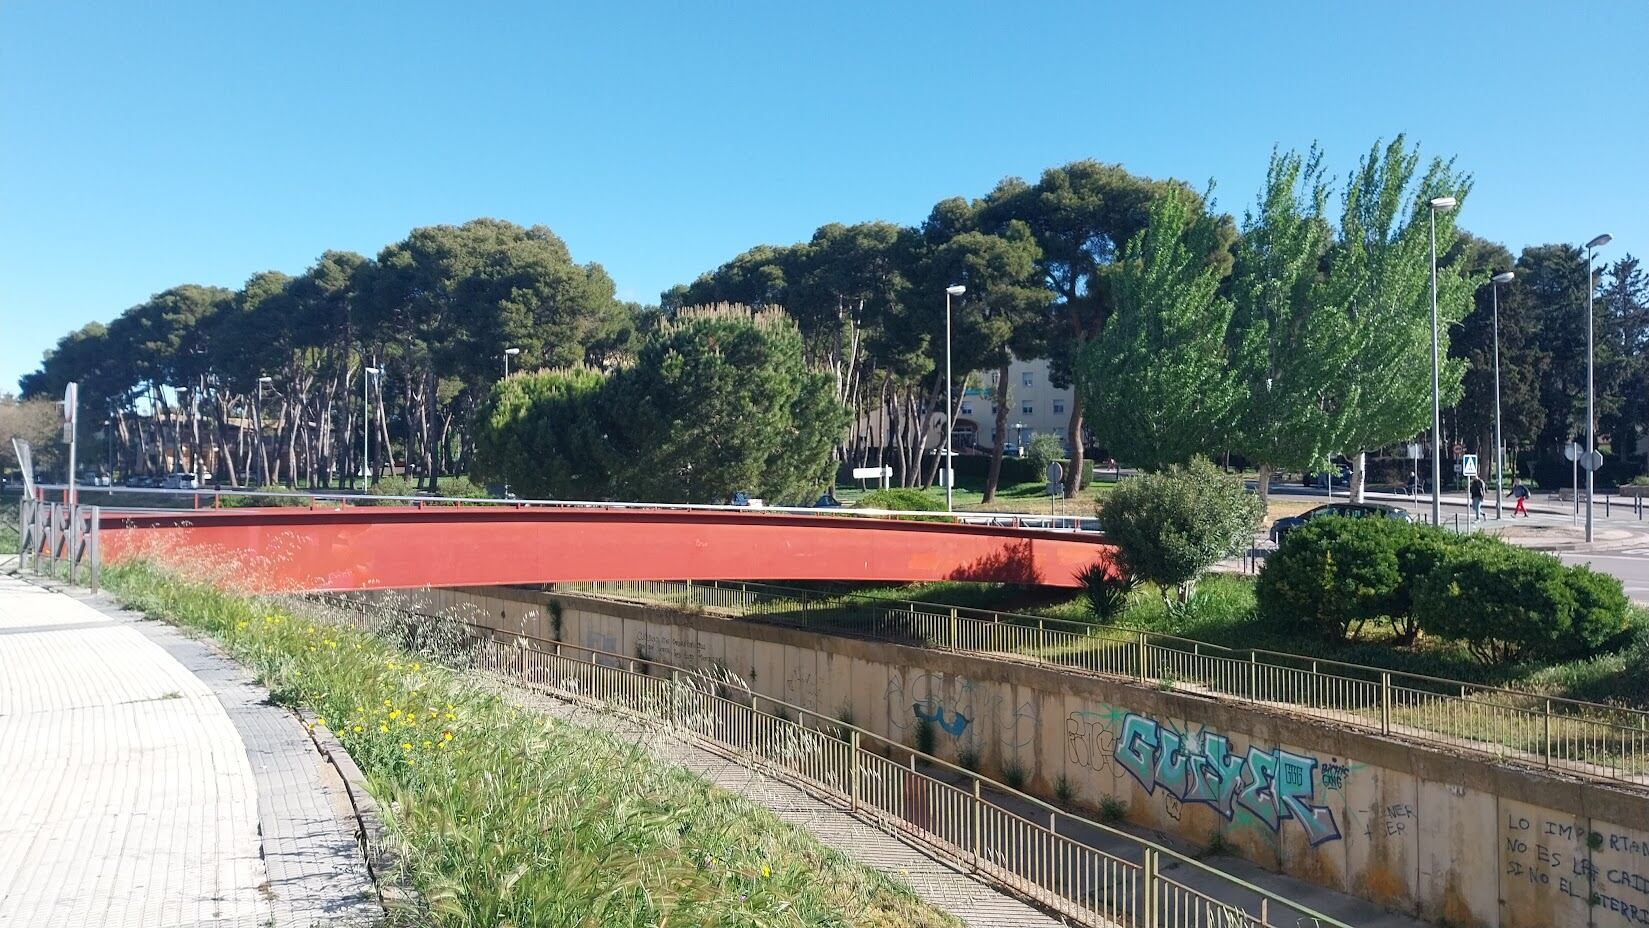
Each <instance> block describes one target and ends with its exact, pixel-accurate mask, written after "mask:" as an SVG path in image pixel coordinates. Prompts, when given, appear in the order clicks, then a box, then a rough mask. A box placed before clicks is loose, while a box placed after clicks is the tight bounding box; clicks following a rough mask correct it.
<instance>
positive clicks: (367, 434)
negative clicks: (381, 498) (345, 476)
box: [361, 367, 383, 493]
mask: <svg viewBox="0 0 1649 928" xmlns="http://www.w3.org/2000/svg"><path fill="white" fill-rule="evenodd" d="M381 373H383V368H381V367H363V368H361V492H362V493H365V492H366V490H367V485H368V483H369V482H370V481H371V480H372V455H371V454H370V452H371V450H372V400H371V399H370V398H369V397H368V396H367V384H369V383H371V382H372V378H374V377H376V376H378V375H379V374H381Z"/></svg>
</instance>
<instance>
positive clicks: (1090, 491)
mask: <svg viewBox="0 0 1649 928" xmlns="http://www.w3.org/2000/svg"><path fill="white" fill-rule="evenodd" d="M956 480H957V484H956V489H955V491H954V493H953V494H952V499H953V505H954V508H956V509H957V510H959V511H962V512H1011V513H1021V514H1029V515H1043V514H1050V515H1051V514H1052V498H1051V497H1049V496H1048V484H1047V482H1046V481H1033V482H1030V483H1014V484H1004V485H1002V486H1000V487H998V488H997V491H996V498H995V499H993V500H991V501H990V502H989V503H986V502H985V501H984V500H985V483H984V481H983V480H970V479H969V478H967V477H963V476H961V475H958V476H957V478H956ZM866 484H867V485H869V486H872V487H873V486H874V483H873V482H872V481H866ZM914 489H915V490H916V491H917V492H919V493H922V494H923V495H925V496H927V497H928V498H930V499H933V500H935V501H937V502H938V503H939V504H940V508H941V509H943V508H944V502H945V488H944V487H941V486H931V487H928V488H927V489H926V490H923V489H922V488H920V487H916V488H914ZM867 492H869V491H866V490H860V489H859V486H858V484H852V485H850V486H841V487H837V488H836V498H837V499H839V500H841V501H842V502H843V503H844V504H846V505H849V506H851V505H854V504H855V503H856V502H858V500H859V498H860V497H861V496H863V495H865V493H867ZM1110 492H1111V484H1109V483H1094V484H1092V485H1090V486H1089V487H1088V488H1087V489H1086V490H1084V491H1083V492H1082V493H1081V494H1080V495H1078V496H1077V498H1076V499H1061V500H1059V514H1060V515H1075V516H1081V517H1083V518H1090V517H1092V516H1093V514H1094V505H1095V503H1096V502H1098V500H1099V497H1100V496H1103V495H1105V494H1107V493H1110Z"/></svg>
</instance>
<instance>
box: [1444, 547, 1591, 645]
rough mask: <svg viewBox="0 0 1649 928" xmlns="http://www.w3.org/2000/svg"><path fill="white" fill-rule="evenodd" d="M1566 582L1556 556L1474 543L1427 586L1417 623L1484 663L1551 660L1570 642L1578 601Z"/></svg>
mask: <svg viewBox="0 0 1649 928" xmlns="http://www.w3.org/2000/svg"><path fill="white" fill-rule="evenodd" d="M1567 581H1568V577H1567V576H1566V572H1565V570H1564V567H1563V565H1562V563H1561V562H1559V561H1558V559H1557V558H1555V557H1552V556H1550V555H1546V554H1539V553H1537V552H1533V551H1526V550H1523V549H1521V548H1514V547H1512V546H1511V545H1508V544H1504V543H1502V542H1498V541H1494V540H1491V539H1475V538H1474V539H1469V540H1467V541H1463V542H1461V543H1460V544H1457V545H1455V546H1454V547H1453V549H1452V550H1451V551H1450V552H1449V555H1448V557H1447V558H1446V559H1445V560H1444V561H1443V563H1441V564H1439V565H1438V566H1437V567H1436V569H1434V570H1433V571H1432V572H1431V574H1429V575H1428V576H1427V577H1426V578H1425V580H1424V581H1422V582H1421V583H1420V585H1419V589H1418V595H1417V597H1416V600H1415V613H1416V618H1417V619H1418V621H1419V623H1420V627H1421V628H1423V629H1424V630H1425V631H1426V633H1427V634H1429V635H1441V636H1443V637H1445V638H1452V639H1455V640H1456V641H1459V642H1461V643H1462V644H1464V645H1465V646H1466V649H1467V650H1468V651H1470V652H1471V654H1472V656H1473V657H1475V658H1477V660H1478V661H1479V662H1480V663H1483V664H1500V663H1510V662H1513V661H1518V660H1522V659H1525V658H1551V657H1555V656H1557V655H1558V654H1560V653H1561V652H1563V651H1564V650H1565V649H1566V647H1567V646H1568V644H1569V643H1570V638H1569V636H1570V634H1571V625H1572V623H1573V620H1574V614H1575V594H1574V590H1573V588H1572V587H1571V586H1570V584H1569V583H1568V582H1567Z"/></svg>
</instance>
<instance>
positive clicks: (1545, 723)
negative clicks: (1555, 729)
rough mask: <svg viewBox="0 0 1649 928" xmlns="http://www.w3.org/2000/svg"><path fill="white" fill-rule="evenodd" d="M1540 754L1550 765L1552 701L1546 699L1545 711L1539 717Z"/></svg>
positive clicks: (1547, 764)
mask: <svg viewBox="0 0 1649 928" xmlns="http://www.w3.org/2000/svg"><path fill="white" fill-rule="evenodd" d="M1540 728H1541V737H1540V754H1541V756H1542V757H1544V758H1545V759H1546V766H1548V767H1550V766H1551V765H1552V701H1551V700H1550V699H1548V700H1546V712H1545V713H1544V714H1543V715H1541V717H1540Z"/></svg>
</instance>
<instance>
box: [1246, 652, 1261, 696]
mask: <svg viewBox="0 0 1649 928" xmlns="http://www.w3.org/2000/svg"><path fill="white" fill-rule="evenodd" d="M1248 698H1249V699H1259V698H1260V656H1259V655H1258V654H1255V653H1254V652H1253V651H1249V652H1248Z"/></svg>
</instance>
